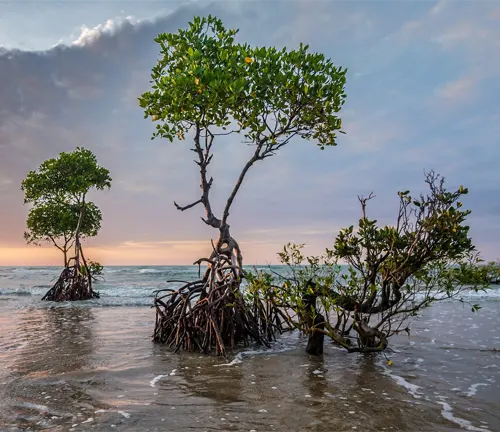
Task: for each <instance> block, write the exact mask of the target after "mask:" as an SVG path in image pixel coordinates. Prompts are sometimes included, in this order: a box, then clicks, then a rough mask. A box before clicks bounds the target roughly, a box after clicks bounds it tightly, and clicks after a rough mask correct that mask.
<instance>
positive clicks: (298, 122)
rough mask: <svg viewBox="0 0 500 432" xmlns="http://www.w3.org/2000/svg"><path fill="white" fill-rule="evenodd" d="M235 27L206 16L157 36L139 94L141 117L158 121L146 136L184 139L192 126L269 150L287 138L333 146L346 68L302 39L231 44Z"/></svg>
mask: <svg viewBox="0 0 500 432" xmlns="http://www.w3.org/2000/svg"><path fill="white" fill-rule="evenodd" d="M237 33H238V31H237V30H228V29H226V28H225V27H224V26H223V24H222V21H221V20H220V19H217V18H215V17H212V16H208V17H206V18H200V17H195V18H194V20H193V22H191V23H190V24H189V28H188V29H187V30H179V31H178V32H177V33H162V34H160V35H158V37H157V38H156V39H155V41H156V42H157V43H158V44H159V45H160V47H161V58H160V60H159V61H158V64H157V65H156V66H155V67H154V68H153V69H152V74H151V77H152V83H153V86H152V91H150V92H146V93H144V94H143V95H142V96H141V97H140V98H139V101H140V105H141V107H143V108H144V110H145V117H151V118H152V120H153V121H155V122H157V123H158V124H157V127H156V133H155V134H154V136H153V137H155V136H160V137H163V138H167V139H169V140H170V141H172V140H173V139H174V138H175V137H176V136H177V137H178V138H180V139H184V136H185V133H186V132H188V131H190V130H192V129H193V128H194V127H195V126H196V125H198V126H199V127H201V128H205V129H207V128H211V127H214V126H215V127H218V128H221V129H223V130H228V129H229V132H240V133H242V134H243V135H244V137H245V138H246V139H247V140H250V141H251V142H254V143H263V144H266V145H267V146H269V148H268V150H269V152H270V151H271V150H272V149H276V148H277V147H279V146H280V145H283V143H285V142H288V140H289V139H290V137H292V136H300V137H302V138H305V139H314V140H316V141H317V143H318V144H319V145H320V146H321V147H322V148H323V147H324V146H326V145H335V144H336V133H337V132H338V131H340V129H341V126H342V122H341V120H340V118H339V117H337V113H338V112H339V111H340V109H341V107H342V105H343V104H344V100H345V97H346V94H345V90H344V86H345V82H346V69H343V68H342V67H337V66H335V65H333V63H332V62H331V60H329V59H326V58H325V56H324V55H323V54H316V53H310V52H309V51H308V46H305V45H302V44H301V45H300V47H299V49H298V50H291V51H289V50H287V49H286V48H283V49H282V50H278V49H277V48H274V47H251V46H250V45H248V44H242V43H237V42H236V41H235V36H236V34H237Z"/></svg>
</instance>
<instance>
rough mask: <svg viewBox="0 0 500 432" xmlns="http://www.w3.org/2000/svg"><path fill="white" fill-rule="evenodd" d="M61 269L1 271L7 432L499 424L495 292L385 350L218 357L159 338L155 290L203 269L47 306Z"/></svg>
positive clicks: (149, 277)
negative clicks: (175, 348)
mask: <svg viewBox="0 0 500 432" xmlns="http://www.w3.org/2000/svg"><path fill="white" fill-rule="evenodd" d="M59 271H60V269H57V268H51V267H29V268H15V267H14V268H12V267H11V268H7V267H0V431H200V432H202V431H207V432H208V431H247V432H251V431H255V432H264V431H325V432H326V431H351V432H352V431H356V430H357V431H419V432H420V431H461V430H468V431H482V432H488V431H489V432H494V431H500V352H495V351H494V349H500V290H498V289H492V290H490V291H488V292H487V293H480V294H475V293H470V294H467V295H466V299H467V300H471V301H473V303H479V304H480V305H481V306H482V309H481V310H480V311H479V312H478V313H472V312H471V311H470V307H469V306H468V305H467V304H465V303H464V304H461V303H456V302H453V303H451V302H447V303H441V304H438V305H436V306H433V307H432V308H431V309H428V310H427V311H426V312H425V313H424V314H423V315H422V316H421V317H419V318H418V319H416V320H415V321H414V323H413V326H412V333H411V336H410V337H408V336H406V337H398V338H397V339H392V341H391V343H392V345H391V346H392V348H393V350H394V351H393V352H388V353H386V354H385V355H370V356H365V355H360V354H348V353H346V352H344V351H342V350H340V349H338V348H336V347H335V346H333V345H330V344H327V347H326V350H325V354H324V356H323V357H320V358H315V357H311V356H308V355H307V354H306V353H305V352H304V348H305V340H304V339H303V338H302V337H300V335H298V334H295V333H292V334H287V335H284V336H282V337H281V338H279V340H278V341H277V342H276V343H275V344H274V345H273V347H272V348H271V349H267V350H265V349H262V348H259V347H248V348H243V349H241V350H240V351H238V352H236V353H233V354H232V355H231V356H230V357H229V358H226V359H220V358H215V357H208V356H202V355H200V354H186V353H181V354H173V352H172V351H170V350H169V349H167V348H165V347H163V346H158V345H155V344H153V343H152V342H151V335H152V332H153V327H154V318H155V315H154V310H153V309H152V308H151V305H152V300H153V291H154V290H155V289H160V288H163V287H165V286H166V282H165V281H166V280H167V279H192V278H195V277H196V276H197V268H195V267H109V268H107V269H106V270H105V274H104V277H105V281H103V282H102V283H99V284H98V285H97V290H99V291H100V294H101V299H99V300H93V301H85V302H75V303H60V304H54V303H48V302H41V301H40V299H41V297H42V296H43V294H44V293H45V292H46V291H47V290H48V289H49V288H50V286H51V283H53V282H54V279H55V278H56V277H57V276H58V273H59ZM388 360H391V361H392V365H389V363H388Z"/></svg>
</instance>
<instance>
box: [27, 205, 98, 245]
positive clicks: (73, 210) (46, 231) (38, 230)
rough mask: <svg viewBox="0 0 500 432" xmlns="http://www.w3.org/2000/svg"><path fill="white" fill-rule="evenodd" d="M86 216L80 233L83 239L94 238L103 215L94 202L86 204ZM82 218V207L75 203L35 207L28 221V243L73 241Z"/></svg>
mask: <svg viewBox="0 0 500 432" xmlns="http://www.w3.org/2000/svg"><path fill="white" fill-rule="evenodd" d="M84 214H85V216H84V217H83V219H82V222H81V226H80V231H81V235H82V237H94V236H96V235H97V233H98V232H99V230H100V228H101V219H102V214H101V211H100V210H99V208H98V207H97V206H96V205H95V204H94V203H92V202H87V203H85V210H84ZM79 216H80V207H79V206H78V205H76V204H73V203H69V204H67V203H65V202H58V201H48V202H43V203H41V204H39V205H37V206H35V207H33V208H32V209H31V210H30V212H29V214H28V218H27V220H26V226H27V228H28V231H26V232H25V233H24V238H25V239H26V242H27V243H33V244H39V243H40V242H45V241H49V240H50V241H55V240H56V239H58V238H63V239H68V240H70V239H72V238H73V236H74V234H75V231H76V228H77V225H78V219H79Z"/></svg>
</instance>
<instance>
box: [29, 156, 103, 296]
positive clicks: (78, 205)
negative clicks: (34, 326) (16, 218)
mask: <svg viewBox="0 0 500 432" xmlns="http://www.w3.org/2000/svg"><path fill="white" fill-rule="evenodd" d="M110 186H111V177H110V175H109V171H108V170H107V169H106V168H103V167H101V166H99V164H98V163H97V158H96V157H95V155H94V154H93V153H92V152H91V151H90V150H87V149H84V148H82V147H77V148H76V150H74V151H73V152H70V153H65V152H62V153H60V154H59V157H57V158H51V159H48V160H46V161H45V162H43V163H42V164H41V165H40V167H39V169H38V170H37V171H30V172H29V173H28V175H27V176H26V178H25V179H24V180H23V182H22V184H21V190H22V191H23V192H24V194H25V198H24V202H25V203H29V204H31V205H32V207H31V209H30V211H29V214H28V218H27V221H26V225H27V228H28V229H27V231H26V232H25V234H24V237H25V239H26V241H27V242H28V243H34V244H40V243H41V242H51V243H52V244H53V245H54V246H55V247H57V248H58V249H59V250H60V251H61V252H63V254H64V266H65V267H68V265H69V261H71V260H73V259H74V260H75V269H73V270H72V271H70V270H69V269H65V272H64V277H65V278H66V277H68V278H69V275H70V273H71V275H72V276H71V278H73V277H74V278H77V279H78V278H80V276H81V275H80V274H79V273H80V271H81V269H80V256H81V257H82V258H83V262H84V266H85V271H86V273H87V274H90V271H87V270H88V269H87V263H86V261H85V258H84V257H83V253H82V249H81V244H80V240H81V239H82V238H83V237H93V236H96V235H97V233H98V232H99V229H100V227H101V219H102V215H101V211H100V210H99V208H98V207H97V206H96V205H95V204H94V203H92V202H86V195H87V193H88V192H89V191H90V190H91V189H94V188H95V189H98V190H102V189H104V188H109V187H110ZM73 245H74V246H75V256H74V257H72V258H70V259H68V257H67V252H68V250H69V249H70V248H71V247H72V246H73ZM66 270H67V271H66ZM61 277H62V276H61ZM88 278H90V276H87V279H88ZM58 283H60V281H58ZM88 284H89V287H87V286H86V283H83V285H82V284H79V287H78V289H77V291H78V292H72V289H67V287H65V288H64V289H62V290H61V289H59V291H60V294H61V295H58V296H56V298H57V300H64V299H70V300H74V299H78V298H79V297H80V295H83V296H86V295H89V296H93V293H92V288H91V281H90V282H88ZM60 285H61V286H62V285H64V283H63V282H61V283H60ZM76 285H78V284H76ZM76 285H75V286H76ZM80 285H81V286H80ZM84 285H85V286H84ZM70 286H71V287H73V284H72V283H71V284H70ZM50 292H52V290H51V291H50ZM50 297H51V295H49V298H50ZM44 298H45V297H44Z"/></svg>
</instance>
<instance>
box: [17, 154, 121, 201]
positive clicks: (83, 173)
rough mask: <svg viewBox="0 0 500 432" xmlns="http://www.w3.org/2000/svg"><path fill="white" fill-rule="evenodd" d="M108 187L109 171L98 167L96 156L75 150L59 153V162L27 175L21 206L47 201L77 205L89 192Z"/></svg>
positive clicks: (23, 184) (56, 159)
mask: <svg viewBox="0 0 500 432" xmlns="http://www.w3.org/2000/svg"><path fill="white" fill-rule="evenodd" d="M110 186H111V177H110V176H109V171H108V170H107V169H106V168H103V167H101V166H99V165H98V163H97V158H96V157H95V155H94V154H93V153H92V152H91V151H90V150H87V149H84V148H82V147H77V148H76V150H75V151H73V152H71V153H64V152H62V153H60V154H59V157H58V158H52V159H48V160H46V161H45V162H43V163H42V164H41V165H40V167H39V169H38V171H30V172H29V173H28V175H27V176H26V178H25V179H24V180H23V182H22V184H21V190H22V191H23V192H24V194H25V196H24V202H25V203H33V204H40V203H43V202H46V201H48V200H56V201H60V202H66V201H67V200H68V198H69V199H73V200H75V201H76V202H78V203H81V201H82V200H83V199H84V197H85V195H86V194H87V193H88V192H89V190H91V189H93V188H95V189H98V190H102V189H104V188H109V187H110Z"/></svg>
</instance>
